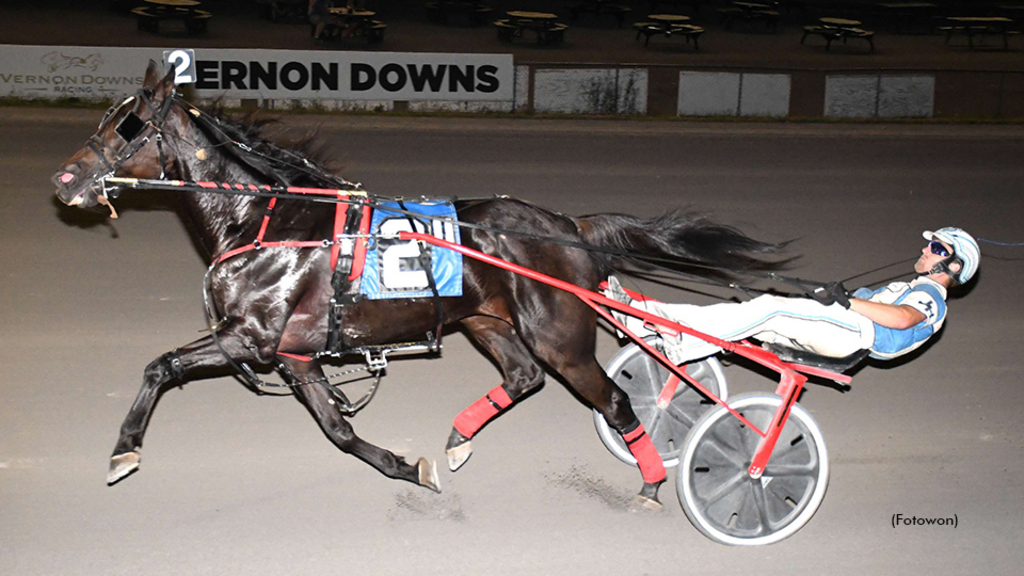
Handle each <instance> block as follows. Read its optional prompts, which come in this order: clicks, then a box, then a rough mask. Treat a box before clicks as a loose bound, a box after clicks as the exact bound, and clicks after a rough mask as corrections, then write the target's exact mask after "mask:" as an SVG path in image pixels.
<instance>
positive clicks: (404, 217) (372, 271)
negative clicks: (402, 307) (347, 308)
mask: <svg viewBox="0 0 1024 576" xmlns="http://www.w3.org/2000/svg"><path fill="white" fill-rule="evenodd" d="M388 208H394V209H399V205H398V203H397V202H382V203H380V205H379V207H378V208H375V209H374V211H373V220H372V222H371V224H370V233H371V234H380V235H382V236H392V237H391V238H380V237H378V238H375V239H373V240H372V241H371V243H370V247H369V249H368V250H367V252H366V265H365V267H364V268H363V276H362V280H361V281H360V284H359V291H360V292H361V293H362V294H364V295H365V296H366V297H367V298H369V299H371V300H382V299H392V298H429V297H431V296H433V292H432V291H431V290H430V284H429V281H428V278H427V273H426V271H425V270H423V268H422V267H421V265H420V243H419V242H416V241H414V240H399V239H398V238H397V235H398V233H399V232H408V231H410V230H411V229H412V225H411V224H410V222H409V220H410V216H411V217H412V220H413V221H415V223H416V231H417V232H423V233H429V234H430V235H432V236H434V237H437V238H440V239H442V240H447V241H449V242H453V243H455V244H459V243H460V242H459V227H458V226H455V225H454V224H453V223H452V222H446V221H444V219H451V221H454V220H455V219H456V218H455V207H454V206H452V204H451V202H427V203H412V202H406V203H405V210H408V212H410V213H414V214H406V213H405V212H404V211H403V212H395V211H391V210H388ZM417 215H423V216H426V217H417ZM426 249H427V250H429V254H430V261H431V264H432V265H431V271H432V273H433V275H434V282H435V283H436V286H437V293H438V295H439V296H462V254H459V253H458V252H455V251H454V250H449V249H447V248H441V247H439V246H434V245H432V244H427V245H426Z"/></svg>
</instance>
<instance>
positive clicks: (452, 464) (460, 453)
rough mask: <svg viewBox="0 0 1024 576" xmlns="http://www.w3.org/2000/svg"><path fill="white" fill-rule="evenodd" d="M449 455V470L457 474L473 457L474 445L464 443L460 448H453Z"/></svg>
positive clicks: (448, 451) (450, 449)
mask: <svg viewBox="0 0 1024 576" xmlns="http://www.w3.org/2000/svg"><path fill="white" fill-rule="evenodd" d="M447 453H448V469H449V470H451V471H452V472H455V471H456V470H458V469H459V468H461V467H462V465H463V464H465V463H466V460H469V457H470V456H472V455H473V443H472V442H469V441H467V442H463V443H462V444H459V445H458V446H453V447H452V448H449V449H448V450H447Z"/></svg>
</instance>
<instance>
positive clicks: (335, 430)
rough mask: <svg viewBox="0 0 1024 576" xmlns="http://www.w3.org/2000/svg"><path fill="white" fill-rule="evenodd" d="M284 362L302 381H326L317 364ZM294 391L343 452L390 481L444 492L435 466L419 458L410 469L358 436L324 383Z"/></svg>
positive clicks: (305, 386) (311, 384)
mask: <svg viewBox="0 0 1024 576" xmlns="http://www.w3.org/2000/svg"><path fill="white" fill-rule="evenodd" d="M284 362H285V364H287V366H288V368H289V369H290V370H291V371H292V373H293V374H294V375H295V376H296V377H298V378H300V379H301V380H305V381H317V380H323V379H324V373H323V370H322V369H321V368H320V364H319V363H317V362H302V361H300V360H294V359H285V360H284ZM294 390H295V396H296V398H298V399H299V401H300V402H302V403H303V404H304V405H305V406H306V408H307V409H308V410H309V413H310V414H312V415H313V418H314V419H315V420H316V421H317V423H318V424H319V425H320V428H321V430H323V431H324V434H326V435H327V437H328V438H329V439H330V440H331V442H333V443H334V445H335V446H337V447H338V448H340V449H341V450H342V451H343V452H345V453H347V454H352V455H353V456H355V457H356V458H359V459H360V460H362V461H363V462H366V463H367V464H369V465H370V466H373V467H374V468H376V469H377V470H378V471H379V472H380V473H381V474H383V475H385V476H387V477H389V478H398V479H400V480H408V481H409V482H413V483H415V484H419V485H420V486H425V487H427V488H429V489H431V490H433V491H435V492H440V491H441V484H440V481H439V480H438V478H437V465H436V464H435V463H433V462H431V461H429V460H427V459H426V458H420V459H419V460H418V461H417V462H416V465H415V466H413V465H410V464H409V463H408V462H406V461H405V459H404V458H402V457H401V456H396V455H395V454H394V453H392V452H389V451H388V450H385V449H383V448H380V447H378V446H374V445H373V444H370V443H369V442H366V441H365V440H363V439H362V438H360V437H358V436H356V434H355V432H354V431H353V430H352V425H351V424H349V423H348V421H347V420H345V418H344V417H343V416H342V415H341V412H340V411H339V406H338V400H337V397H336V396H335V394H334V393H333V392H332V391H331V389H330V387H329V386H327V385H326V384H325V383H320V382H316V383H310V384H304V385H301V386H296V387H295V388H294Z"/></svg>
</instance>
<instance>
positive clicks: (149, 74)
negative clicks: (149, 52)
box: [142, 60, 163, 90]
mask: <svg viewBox="0 0 1024 576" xmlns="http://www.w3.org/2000/svg"><path fill="white" fill-rule="evenodd" d="M162 76H163V70H161V68H160V65H159V64H157V63H156V61H154V60H150V61H149V66H146V76H145V77H144V78H143V80H142V87H143V88H145V89H147V90H154V89H155V88H156V87H157V84H159V83H160V78H161V77H162Z"/></svg>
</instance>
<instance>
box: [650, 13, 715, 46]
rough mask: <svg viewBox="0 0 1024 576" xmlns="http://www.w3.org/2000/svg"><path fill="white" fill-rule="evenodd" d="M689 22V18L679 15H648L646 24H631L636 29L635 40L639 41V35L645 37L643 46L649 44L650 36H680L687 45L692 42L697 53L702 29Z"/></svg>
mask: <svg viewBox="0 0 1024 576" xmlns="http://www.w3.org/2000/svg"><path fill="white" fill-rule="evenodd" d="M689 21H690V17H689V16H682V15H679V14H648V15H647V21H646V22H637V23H635V24H633V28H635V29H636V39H637V40H639V39H640V35H641V34H643V35H644V36H646V37H647V38H646V39H645V40H644V46H647V45H649V44H650V42H651V36H657V35H659V34H660V35H664V36H666V37H671V36H682V37H684V38H686V42H687V44H689V43H690V40H693V46H694V49H695V50H697V51H698V52H699V51H700V44H698V40H697V39H698V38H699V37H700V35H701V34H703V33H704V29H703V28H701V27H700V26H694V25H692V24H689V23H688V22H689Z"/></svg>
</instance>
